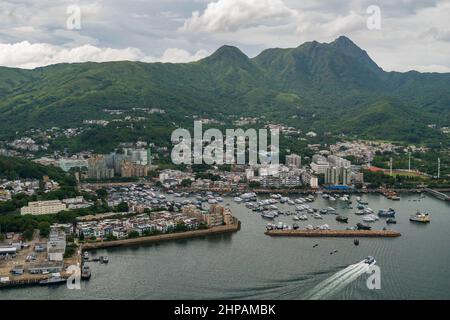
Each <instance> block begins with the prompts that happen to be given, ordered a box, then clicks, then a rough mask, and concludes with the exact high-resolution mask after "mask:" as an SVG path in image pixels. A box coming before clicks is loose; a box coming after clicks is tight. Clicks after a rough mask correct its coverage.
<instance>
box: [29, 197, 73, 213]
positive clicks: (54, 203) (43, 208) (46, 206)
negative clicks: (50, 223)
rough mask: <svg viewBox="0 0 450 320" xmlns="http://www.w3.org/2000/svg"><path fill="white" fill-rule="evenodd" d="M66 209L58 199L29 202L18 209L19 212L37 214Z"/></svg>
mask: <svg viewBox="0 0 450 320" xmlns="http://www.w3.org/2000/svg"><path fill="white" fill-rule="evenodd" d="M66 209H67V207H66V205H65V204H64V203H62V202H61V201H59V200H51V201H37V202H29V203H28V206H25V207H22V208H21V209H20V214H21V215H27V214H31V215H33V216H38V215H43V214H55V213H58V212H61V211H64V210H66Z"/></svg>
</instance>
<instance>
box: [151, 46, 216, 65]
mask: <svg viewBox="0 0 450 320" xmlns="http://www.w3.org/2000/svg"><path fill="white" fill-rule="evenodd" d="M208 54H209V53H208V52H207V51H206V50H199V51H197V52H196V53H195V54H190V53H189V52H188V51H186V50H183V49H179V48H169V49H167V50H166V51H164V53H163V55H162V56H161V57H159V58H154V57H147V58H145V59H143V61H145V62H172V63H182V62H192V61H197V60H200V59H203V58H205V57H206V56H208Z"/></svg>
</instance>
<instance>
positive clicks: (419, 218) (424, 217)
mask: <svg viewBox="0 0 450 320" xmlns="http://www.w3.org/2000/svg"><path fill="white" fill-rule="evenodd" d="M409 220H410V221H412V222H420V223H429V222H430V221H431V217H430V215H429V214H428V213H421V212H419V211H417V213H416V214H415V215H412V216H411V217H409Z"/></svg>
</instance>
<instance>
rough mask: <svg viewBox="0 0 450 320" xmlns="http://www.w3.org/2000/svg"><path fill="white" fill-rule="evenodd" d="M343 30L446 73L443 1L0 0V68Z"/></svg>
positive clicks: (267, 44)
mask: <svg viewBox="0 0 450 320" xmlns="http://www.w3.org/2000/svg"><path fill="white" fill-rule="evenodd" d="M341 35H345V36H347V37H349V38H350V39H352V40H353V41H354V42H355V43H356V44H357V45H359V46H360V47H361V48H363V49H364V50H366V51H367V52H368V53H369V55H370V56H371V57H372V59H373V60H374V61H375V62H376V63H377V64H378V65H379V66H381V67H382V68H383V69H384V70H386V71H393V70H394V71H402V72H404V71H409V70H417V71H421V72H450V0H420V1H419V0H417V1H416V0H395V1H393V0H326V1H325V0H324V1H318V0H90V1H87V0H0V66H7V67H18V68H26V69H32V68H36V67H40V66H46V65H50V64H55V63H62V62H85V61H96V62H103V61H118V60H133V61H144V62H156V61H159V62H190V61H195V60H199V59H201V58H203V57H205V56H207V55H209V54H212V53H213V52H214V51H215V50H216V49H217V48H219V47H220V46H222V45H224V44H227V45H234V46H237V47H239V48H240V49H241V50H242V51H243V52H244V53H245V54H247V55H248V56H249V57H254V56H256V55H258V54H259V53H260V52H261V51H262V50H264V49H266V48H273V47H281V48H292V47H297V46H299V45H301V44H302V43H304V42H306V41H312V40H316V41H319V42H331V41H333V40H334V39H336V38H337V37H339V36H341Z"/></svg>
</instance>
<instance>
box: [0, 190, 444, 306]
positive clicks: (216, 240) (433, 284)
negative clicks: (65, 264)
mask: <svg viewBox="0 0 450 320" xmlns="http://www.w3.org/2000/svg"><path fill="white" fill-rule="evenodd" d="M333 194H334V193H333ZM333 194H332V196H333V197H334V195H333ZM239 195H240V196H242V194H239ZM222 196H223V195H222ZM300 197H304V198H305V196H303V195H301V194H297V195H293V196H291V200H293V201H294V202H295V200H296V199H298V198H300ZM359 197H360V198H361V199H360V202H361V203H364V206H366V207H370V208H372V210H373V212H374V215H377V213H378V211H380V210H382V209H386V210H387V209H388V208H391V207H392V209H394V210H395V212H396V217H395V219H396V221H397V224H396V225H395V228H393V229H395V230H396V232H398V233H400V234H401V236H400V237H396V238H390V237H372V238H367V237H363V236H360V235H358V236H354V235H352V236H350V237H302V238H301V239H300V238H299V237H295V236H292V237H290V236H279V237H276V236H275V237H272V236H268V235H266V234H265V231H266V226H267V223H268V222H269V221H268V220H267V219H265V218H263V217H262V216H261V214H260V213H258V212H255V211H253V210H252V209H249V208H247V207H246V205H245V204H247V203H256V204H257V202H259V201H264V200H268V199H271V197H270V195H267V196H260V195H258V197H257V201H256V202H254V201H251V202H240V203H237V202H235V201H234V198H233V197H226V196H223V205H224V206H225V207H228V208H230V210H231V211H232V212H233V216H235V217H236V218H237V219H238V220H239V221H240V231H239V232H226V233H211V234H209V235H207V236H205V237H203V236H201V237H193V238H189V239H188V238H186V239H173V241H165V240H166V239H165V240H164V241H151V242H144V243H140V244H139V245H123V244H122V245H118V246H108V247H100V246H98V247H94V245H93V244H89V245H91V246H92V248H93V249H86V251H88V252H89V259H88V262H87V263H86V264H88V265H89V267H90V269H91V272H92V277H91V279H90V281H82V282H81V290H68V289H67V288H66V286H64V285H60V286H51V287H50V286H48V287H47V286H46V287H42V286H37V285H35V286H27V287H23V288H21V287H16V288H2V289H1V290H0V297H1V298H2V299H10V298H12V297H18V296H20V297H21V298H23V299H33V298H35V299H52V298H53V299H54V298H57V299H86V298H92V299H101V298H112V299H120V298H129V299H170V298H177V299H238V298H239V297H242V296H252V297H254V298H255V299H275V298H277V297H280V296H281V297H284V298H287V299H291V298H292V299H299V298H300V299H301V298H302V297H303V295H304V293H305V292H308V291H309V290H311V289H313V288H314V287H315V286H316V285H317V284H319V283H320V282H322V281H323V280H325V279H326V278H328V277H330V276H332V275H333V274H334V273H336V272H337V271H338V270H341V269H342V268H345V267H346V266H349V265H351V264H353V263H355V261H360V260H361V258H363V257H366V256H369V255H371V256H374V257H375V258H376V260H377V265H378V266H379V267H380V268H381V271H382V277H383V278H382V281H383V290H379V291H377V292H374V291H370V290H367V289H366V288H365V287H364V283H365V279H364V281H363V283H360V282H355V283H352V284H350V285H349V286H348V288H347V289H345V290H343V291H339V292H337V293H335V294H334V295H333V296H332V297H329V298H336V299H343V298H349V297H353V298H356V297H357V298H365V299H372V298H374V297H375V295H376V296H377V297H378V298H383V299H392V298H411V299H420V298H430V297H432V298H445V297H448V295H449V294H450V291H449V289H448V288H450V283H449V282H448V281H447V280H446V279H450V271H448V270H446V269H445V268H442V264H436V263H435V261H437V260H439V261H441V262H442V263H443V264H448V263H450V256H449V255H448V250H447V247H446V243H448V241H450V234H449V233H448V228H449V227H450V216H449V215H448V209H449V206H448V205H449V203H448V202H445V201H441V200H439V199H436V198H434V197H432V196H431V195H428V194H426V193H425V194H424V195H423V196H421V195H420V194H419V193H416V192H413V193H402V194H401V200H400V201H392V200H389V199H387V198H386V197H384V196H382V195H380V194H377V193H368V194H361V195H359ZM244 198H245V197H244ZM180 199H182V198H180ZM186 199H191V200H192V201H194V200H195V196H194V197H190V198H189V197H187V198H186ZM277 200H278V201H277V203H276V204H274V205H275V206H277V208H278V209H279V211H282V212H283V213H284V214H281V215H278V216H277V217H275V218H274V220H273V223H274V224H277V225H278V223H279V222H282V224H283V227H284V226H285V225H286V226H289V227H292V225H293V223H297V224H298V225H299V226H300V228H301V229H304V228H306V227H307V226H308V224H311V225H313V226H315V227H318V226H319V225H325V224H327V225H329V227H330V229H332V230H336V229H346V228H347V227H352V226H354V225H355V224H356V223H359V222H361V221H362V217H364V216H369V213H366V214H365V215H363V216H358V215H356V212H358V211H359V210H358V209H357V208H356V206H357V204H358V201H357V200H358V198H357V196H356V195H351V196H350V197H349V200H350V201H352V204H350V205H349V203H348V202H346V201H342V200H340V199H339V198H338V199H336V200H335V201H333V200H330V199H326V198H323V196H322V195H320V194H318V195H316V196H315V200H314V201H313V202H307V203H303V204H298V203H296V204H295V205H290V204H289V203H288V201H286V202H284V203H281V201H280V200H281V198H280V199H277ZM180 201H181V200H180ZM283 201H284V200H283ZM272 202H273V201H272ZM301 205H309V206H310V207H311V209H319V211H318V213H319V214H320V209H324V208H328V207H333V208H334V209H335V212H336V214H335V213H333V212H332V211H330V212H329V213H326V214H321V216H322V219H315V218H314V214H309V213H308V212H307V211H305V213H304V215H306V216H307V217H308V220H306V221H302V220H299V221H295V220H293V217H294V216H295V215H299V216H300V215H303V213H300V212H297V211H296V210H295V208H296V206H301ZM350 207H352V208H350ZM418 210H420V211H422V212H429V213H430V215H431V223H417V222H411V221H410V220H409V219H410V216H411V215H414V214H415V213H416V212H417V211H418ZM289 211H291V212H292V213H294V212H295V214H291V215H287V214H286V213H288V212H289ZM361 211H362V210H361ZM387 211H388V210H387ZM337 214H339V215H341V216H344V217H347V218H348V223H347V224H343V223H342V222H340V221H337V220H336V217H337ZM386 215H387V213H386ZM387 219H389V218H387V217H386V218H383V217H379V220H374V221H373V222H364V223H366V224H367V225H370V226H371V227H372V229H373V230H382V229H383V228H384V227H386V228H389V226H388V225H387V224H386V222H387ZM300 228H299V229H300ZM310 232H312V231H310ZM314 232H316V233H317V232H319V230H315V231H314ZM354 239H359V245H355V244H354ZM124 240H126V239H124ZM136 240H139V239H136ZM155 240H156V238H155ZM87 242H88V241H86V245H88V243H87ZM105 242H106V241H105ZM430 244H431V245H430ZM83 250H84V249H83ZM418 252H420V254H418ZM102 256H103V257H105V256H108V258H109V263H108V264H105V263H101V262H99V263H93V262H91V260H92V261H94V260H97V259H99V257H102ZM411 257H415V259H416V260H415V262H416V263H411ZM243 265H245V266H246V268H242V266H243ZM255 270H257V272H256V271H255ZM423 272H427V274H428V275H430V277H429V278H428V280H427V281H428V282H427V285H426V286H424V284H423V282H422V281H421V279H420V278H418V277H417V276H416V275H417V274H421V273H423ZM212 274H214V281H211V279H212ZM179 283H183V287H184V289H183V290H180V286H179V285H176V284H179ZM205 283H207V285H205ZM105 288H108V289H107V290H106V289H105ZM155 288H157V289H155Z"/></svg>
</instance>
